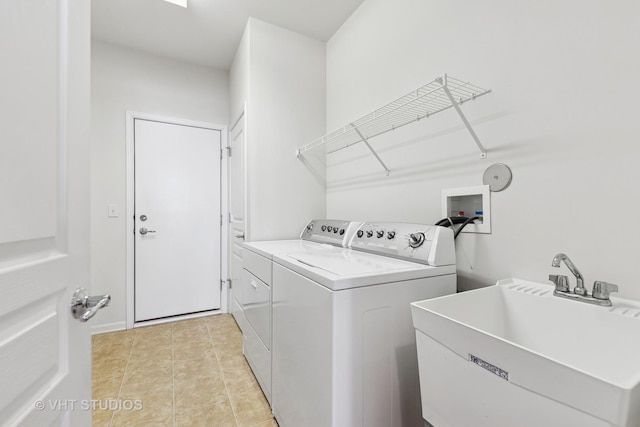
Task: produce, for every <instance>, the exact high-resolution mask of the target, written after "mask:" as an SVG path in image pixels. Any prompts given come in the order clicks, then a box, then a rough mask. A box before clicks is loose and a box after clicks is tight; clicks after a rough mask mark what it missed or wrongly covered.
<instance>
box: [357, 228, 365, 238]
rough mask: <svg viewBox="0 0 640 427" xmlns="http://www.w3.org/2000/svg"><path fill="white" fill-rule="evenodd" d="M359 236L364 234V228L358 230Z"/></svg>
mask: <svg viewBox="0 0 640 427" xmlns="http://www.w3.org/2000/svg"><path fill="white" fill-rule="evenodd" d="M357 234H358V238H362V236H364V231H362V230H358V233H357Z"/></svg>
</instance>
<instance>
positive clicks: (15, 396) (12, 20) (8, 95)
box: [0, 0, 91, 426]
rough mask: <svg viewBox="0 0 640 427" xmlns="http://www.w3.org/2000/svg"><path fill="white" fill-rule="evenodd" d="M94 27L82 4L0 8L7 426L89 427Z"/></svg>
mask: <svg viewBox="0 0 640 427" xmlns="http://www.w3.org/2000/svg"><path fill="white" fill-rule="evenodd" d="M89 22H90V13H89V6H88V2H86V1H84V0H77V1H76V0H59V1H56V0H29V1H24V0H2V2H0V34H1V36H0V52H2V56H3V61H2V67H1V68H2V70H1V71H0V76H1V77H2V78H1V79H0V85H1V90H0V92H1V93H2V96H0V423H2V425H24V426H53V425H76V426H88V425H90V424H91V411H90V410H87V409H88V408H87V407H86V405H88V404H90V401H89V399H91V339H90V333H89V328H88V326H87V324H85V323H80V322H79V321H77V320H75V319H73V318H72V317H71V313H70V304H69V302H70V300H71V295H72V294H73V291H74V290H75V288H77V287H88V281H89V258H88V253H89V238H88V236H89V193H88V183H89V168H88V164H89V140H90V133H89V123H90V117H89V111H90V110H89V105H90V103H89V60H90V58H89V43H90V33H89Z"/></svg>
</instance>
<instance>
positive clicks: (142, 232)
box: [140, 227, 156, 236]
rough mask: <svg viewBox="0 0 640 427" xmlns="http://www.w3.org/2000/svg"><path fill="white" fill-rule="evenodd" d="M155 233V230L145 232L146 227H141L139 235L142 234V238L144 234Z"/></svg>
mask: <svg viewBox="0 0 640 427" xmlns="http://www.w3.org/2000/svg"><path fill="white" fill-rule="evenodd" d="M155 232H156V230H147V228H146V227H142V228H140V234H142V235H143V236H144V235H145V234H147V233H155Z"/></svg>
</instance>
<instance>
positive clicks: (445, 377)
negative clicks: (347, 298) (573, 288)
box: [411, 279, 640, 427]
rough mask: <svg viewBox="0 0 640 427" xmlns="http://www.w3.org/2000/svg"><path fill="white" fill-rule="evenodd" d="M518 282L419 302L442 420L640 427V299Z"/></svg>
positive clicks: (435, 413) (422, 363) (437, 419)
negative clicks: (570, 296)
mask: <svg viewBox="0 0 640 427" xmlns="http://www.w3.org/2000/svg"><path fill="white" fill-rule="evenodd" d="M553 289H554V287H553V285H550V284H542V283H534V282H528V281H524V280H518V279H508V280H502V281H499V282H498V283H497V285H496V286H490V287H487V288H482V289H477V290H474V291H468V292H463V293H459V294H455V295H449V296H445V297H440V298H435V299H431V300H425V301H419V302H415V303H412V304H411V311H412V315H413V324H414V327H415V329H416V338H417V348H418V365H419V372H420V386H421V395H422V410H423V417H424V418H425V420H427V421H428V422H429V423H432V424H433V425H434V426H436V427H439V426H450V427H468V426H473V427H499V426H505V427H506V426H519V427H525V426H531V427H534V426H536V427H537V426H558V427H560V426H562V427H567V426H580V427H586V426H594V427H599V426H626V427H632V426H633V427H638V426H640V387H639V386H638V384H639V383H640V303H638V302H637V301H631V300H625V299H622V298H615V297H612V298H611V300H612V302H613V306H612V307H599V306H594V305H590V304H586V303H581V302H577V301H571V300H567V299H563V298H558V297H555V296H553Z"/></svg>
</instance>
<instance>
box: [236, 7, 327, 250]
mask: <svg viewBox="0 0 640 427" xmlns="http://www.w3.org/2000/svg"><path fill="white" fill-rule="evenodd" d="M230 81H231V95H230V96H231V101H230V104H231V106H232V107H231V108H232V113H233V115H234V118H235V116H236V115H237V112H236V111H233V110H235V109H239V108H240V106H241V105H242V104H243V103H245V102H246V104H247V110H248V111H247V129H246V131H247V140H246V142H247V150H246V153H247V175H246V182H247V184H246V185H247V200H248V212H247V223H246V226H247V236H248V240H272V239H286V238H295V237H298V236H299V234H300V230H301V229H302V227H303V226H304V225H305V224H306V222H307V221H308V220H309V219H311V218H315V217H324V216H325V177H324V174H325V165H324V160H322V163H317V161H318V159H317V158H309V159H307V160H306V161H302V160H300V159H297V158H296V157H295V148H296V147H297V146H299V145H303V144H305V143H306V142H308V141H310V140H312V139H314V138H316V137H318V136H320V135H322V133H324V126H325V45H324V43H322V42H320V41H318V40H314V39H311V38H309V37H306V36H303V35H300V34H297V33H294V32H292V31H288V30H284V29H282V28H280V27H277V26H274V25H271V24H268V23H266V22H263V21H259V20H256V19H253V18H251V19H249V22H248V24H247V27H246V29H245V34H244V37H243V41H242V42H241V44H240V48H239V50H238V52H237V53H236V58H235V60H234V63H233V65H232V67H231V72H230Z"/></svg>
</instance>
